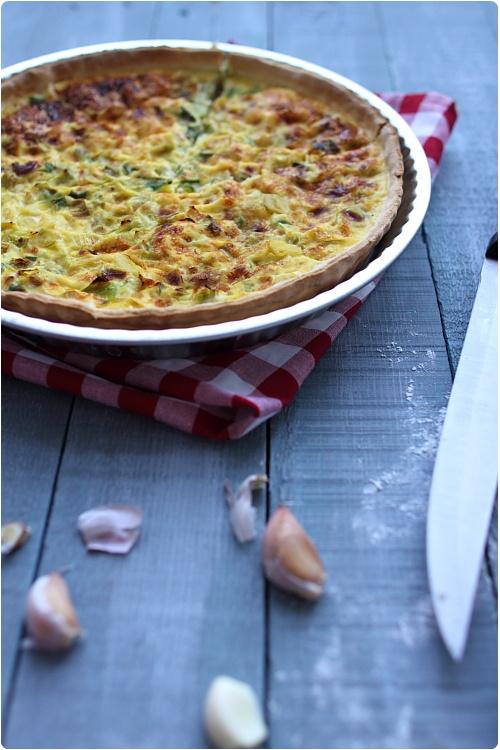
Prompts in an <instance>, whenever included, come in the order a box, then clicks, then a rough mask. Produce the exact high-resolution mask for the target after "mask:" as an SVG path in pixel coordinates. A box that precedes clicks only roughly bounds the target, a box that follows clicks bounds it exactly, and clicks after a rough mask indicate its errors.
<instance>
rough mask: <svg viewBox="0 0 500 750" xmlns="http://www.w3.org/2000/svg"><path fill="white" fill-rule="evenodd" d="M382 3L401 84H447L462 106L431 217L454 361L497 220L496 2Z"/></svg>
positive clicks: (397, 80)
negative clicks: (416, 61)
mask: <svg viewBox="0 0 500 750" xmlns="http://www.w3.org/2000/svg"><path fill="white" fill-rule="evenodd" d="M377 10H378V12H379V14H380V19H381V26H382V29H383V34H384V39H385V43H386V45H387V49H388V56H389V64H390V68H391V71H392V75H393V83H394V86H395V87H396V88H398V89H400V88H401V87H403V88H406V89H411V90H417V89H418V90H420V91H426V90H438V91H442V92H443V93H445V94H448V95H449V96H452V97H453V98H454V99H455V100H456V102H457V107H458V111H459V119H458V122H457V125H456V127H455V131H454V133H453V136H452V138H451V140H450V142H449V144H448V147H447V149H446V152H445V156H444V159H443V163H442V169H441V172H440V174H439V178H438V179H437V180H436V184H435V186H434V199H433V201H432V203H431V206H430V209H429V212H428V214H427V216H426V219H425V226H426V229H427V234H428V242H429V251H430V257H431V261H432V267H433V274H434V278H435V281H436V288H437V292H438V296H439V302H440V307H441V313H442V316H443V323H444V330H445V334H446V338H447V342H448V346H449V351H450V356H451V362H452V366H453V368H455V367H456V365H457V362H458V358H459V355H460V351H461V348H462V343H463V339H464V337H465V332H466V329H467V324H468V321H469V317H470V312H471V309H472V304H473V301H474V296H475V293H476V288H477V284H478V279H479V273H480V269H481V265H482V262H483V259H484V251H485V248H486V244H487V242H488V240H489V238H490V237H491V235H492V234H493V233H494V232H495V231H496V227H497V158H496V153H497V64H496V60H497V43H496V39H495V34H494V33H492V32H494V31H496V28H497V8H496V6H495V5H494V4H493V3H483V2H478V3H416V4H415V3H412V5H411V6H410V5H409V4H408V3H380V4H379V5H378V8H377ZM401 29H404V33H401ZM418 53H420V54H418ZM417 54H418V65H417V64H415V60H416V59H417Z"/></svg>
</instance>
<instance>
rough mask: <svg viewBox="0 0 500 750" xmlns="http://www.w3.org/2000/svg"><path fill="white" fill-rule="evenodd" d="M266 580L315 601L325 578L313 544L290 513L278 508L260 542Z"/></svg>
mask: <svg viewBox="0 0 500 750" xmlns="http://www.w3.org/2000/svg"><path fill="white" fill-rule="evenodd" d="M262 562H263V565H264V571H265V574H266V578H267V579H268V580H269V581H271V582H272V583H274V584H275V585H276V586H279V587H280V588H282V589H284V590H285V591H290V592H291V593H293V594H296V595H297V596H300V597H302V598H303V599H311V600H315V599H318V598H319V597H320V596H321V595H322V593H323V589H324V585H325V581H326V575H325V571H324V568H323V563H322V562H321V558H320V556H319V554H318V550H317V549H316V546H315V544H314V542H313V541H312V540H311V539H310V537H309V536H308V535H307V534H306V532H305V531H304V529H303V528H302V526H301V525H300V523H299V522H298V521H297V519H296V518H295V517H294V515H293V514H292V512H291V511H290V510H289V509H288V508H286V507H285V506H280V507H279V508H277V509H276V511H275V512H274V513H273V515H272V516H271V519H270V521H269V523H268V524H267V527H266V530H265V532H264V538H263V541H262Z"/></svg>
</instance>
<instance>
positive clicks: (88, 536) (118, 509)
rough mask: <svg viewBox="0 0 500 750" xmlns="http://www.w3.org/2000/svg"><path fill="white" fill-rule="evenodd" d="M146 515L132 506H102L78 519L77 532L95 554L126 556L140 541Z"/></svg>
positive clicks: (92, 509) (88, 511)
mask: <svg viewBox="0 0 500 750" xmlns="http://www.w3.org/2000/svg"><path fill="white" fill-rule="evenodd" d="M142 518H143V513H142V510H141V509H140V508H133V507H131V506H129V505H102V506H99V507H97V508H91V509H90V510H87V511H85V513H82V514H81V515H80V516H79V517H78V531H79V532H80V534H81V535H82V537H83V540H84V542H85V546H86V548H87V549H88V550H90V551H92V552H107V553H108V554H110V555H126V554H127V552H130V550H131V549H132V547H133V546H134V544H135V543H136V541H137V539H138V538H139V532H140V527H141V525H142Z"/></svg>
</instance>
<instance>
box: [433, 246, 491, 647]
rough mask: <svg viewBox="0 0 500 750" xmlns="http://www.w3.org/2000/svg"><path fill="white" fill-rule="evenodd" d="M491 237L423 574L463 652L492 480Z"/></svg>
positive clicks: (447, 426) (446, 636)
mask: <svg viewBox="0 0 500 750" xmlns="http://www.w3.org/2000/svg"><path fill="white" fill-rule="evenodd" d="M497 248H498V244H497V235H495V236H494V237H493V238H492V240H491V241H490V244H489V245H488V249H487V252H486V259H485V261H484V264H483V268H482V271H481V279H480V282H479V287H478V291H477V295H476V299H475V301H474V307H473V309H472V315H471V318H470V321H469V327H468V329H467V335H466V337H465V341H464V345H463V349H462V354H461V356H460V361H459V363H458V368H457V372H456V375H455V380H454V382H453V388H452V392H451V396H450V400H449V403H448V409H447V411H446V417H445V421H444V425H443V430H442V433H441V438H440V441H439V447H438V451H437V456H436V463H435V466H434V473H433V476H432V483H431V491H430V499H429V510H428V515H427V571H428V576H429V584H430V589H431V595H432V602H433V605H434V612H435V613H436V618H437V622H438V625H439V630H440V632H441V635H442V637H443V640H444V642H445V644H446V647H447V648H448V651H449V652H450V654H451V656H452V657H453V658H454V659H456V660H457V661H458V660H460V659H461V658H462V656H463V653H464V650H465V645H466V641H467V633H468V631H469V624H470V619H471V615H472V609H473V605H474V599H475V592H476V588H477V583H478V579H479V572H480V569H481V564H482V561H483V555H484V548H485V544H486V539H487V535H488V529H489V524H490V519H491V513H492V509H493V506H494V503H495V496H496V489H497V480H498V466H497V456H498V433H497V415H498V400H497V382H498V364H497V325H498V323H497V291H498V263H497V252H498V251H497Z"/></svg>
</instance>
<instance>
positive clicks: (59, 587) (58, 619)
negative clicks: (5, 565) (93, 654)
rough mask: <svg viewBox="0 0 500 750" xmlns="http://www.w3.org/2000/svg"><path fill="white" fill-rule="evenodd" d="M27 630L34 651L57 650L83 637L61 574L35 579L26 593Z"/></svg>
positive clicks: (67, 646)
mask: <svg viewBox="0 0 500 750" xmlns="http://www.w3.org/2000/svg"><path fill="white" fill-rule="evenodd" d="M26 629H27V631H28V634H29V636H30V639H31V644H32V645H33V646H34V647H35V648H40V649H42V650H44V651H60V650H64V649H67V648H69V647H70V646H72V645H73V643H74V642H75V640H76V639H77V638H78V636H79V635H81V634H82V630H81V628H80V623H79V621H78V616H77V614H76V612H75V608H74V606H73V603H72V601H71V597H70V593H69V589H68V586H67V584H66V581H65V580H64V578H63V577H62V576H61V575H60V573H49V574H48V575H45V576H41V577H40V578H37V579H36V581H35V582H34V583H33V584H32V586H31V588H30V590H29V592H28V600H27V602H26Z"/></svg>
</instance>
